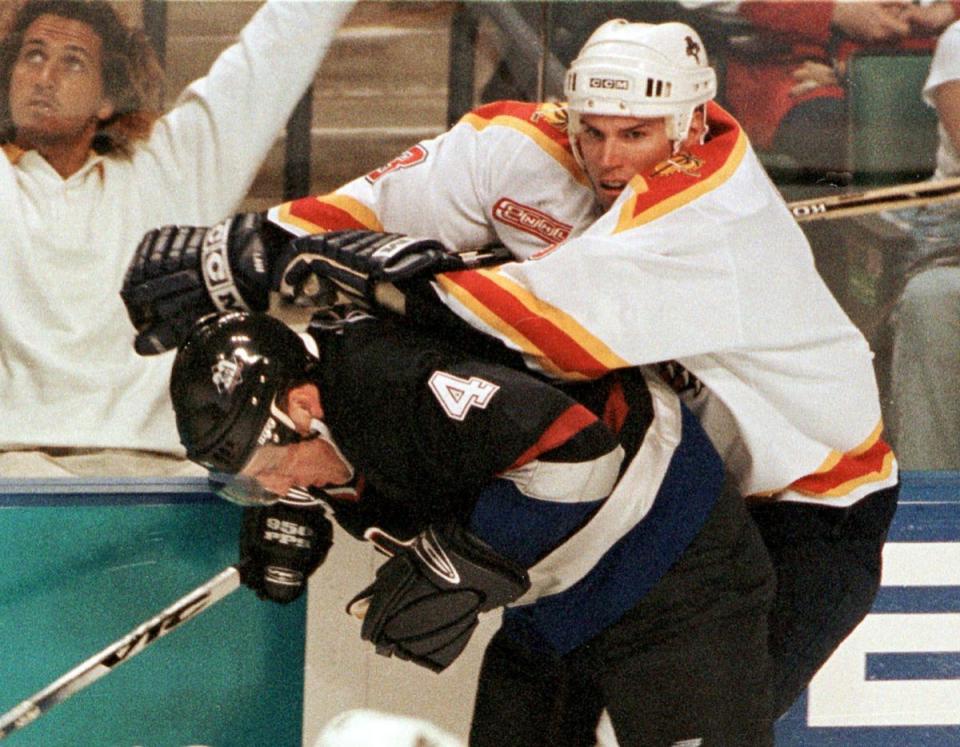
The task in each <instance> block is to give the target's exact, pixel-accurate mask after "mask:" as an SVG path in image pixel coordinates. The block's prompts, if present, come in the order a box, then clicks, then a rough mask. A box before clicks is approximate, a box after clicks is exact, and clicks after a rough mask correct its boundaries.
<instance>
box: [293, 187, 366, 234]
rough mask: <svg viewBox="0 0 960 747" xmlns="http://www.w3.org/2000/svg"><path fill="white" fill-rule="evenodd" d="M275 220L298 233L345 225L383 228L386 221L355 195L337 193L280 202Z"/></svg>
mask: <svg viewBox="0 0 960 747" xmlns="http://www.w3.org/2000/svg"><path fill="white" fill-rule="evenodd" d="M275 220H276V222H277V223H279V224H281V225H284V226H288V227H290V228H291V229H292V230H293V232H294V233H307V234H314V233H324V232H326V231H337V230H341V229H345V228H367V229H369V230H371V231H382V230H383V224H382V223H380V219H379V218H378V217H377V214H376V213H375V212H373V210H371V209H370V208H368V207H367V206H366V205H364V204H363V203H362V202H360V201H359V200H355V199H354V198H353V197H349V196H347V195H344V194H338V193H336V192H331V193H330V194H328V195H322V196H321V197H304V198H301V199H299V200H293V201H292V202H287V203H285V204H283V205H280V206H279V207H278V208H277V211H276V214H275Z"/></svg>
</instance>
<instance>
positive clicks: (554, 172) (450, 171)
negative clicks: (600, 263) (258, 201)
mask: <svg viewBox="0 0 960 747" xmlns="http://www.w3.org/2000/svg"><path fill="white" fill-rule="evenodd" d="M599 215H600V210H599V208H598V206H597V204H596V200H595V199H594V196H593V190H592V189H591V188H590V183H589V181H588V180H587V177H586V175H585V174H584V173H583V170H582V169H581V168H580V166H579V165H578V164H577V162H576V160H575V159H574V157H573V154H572V153H571V151H570V147H569V145H568V141H567V132H566V110H565V109H564V108H562V107H559V106H557V105H555V104H541V105H537V104H530V103H524V102H498V103H495V104H488V105H486V106H483V107H480V108H479V109H476V110H475V111H473V112H470V113H469V114H467V115H466V116H465V117H463V119H461V120H460V121H459V122H458V123H457V124H456V125H455V126H454V127H453V128H452V129H450V130H449V131H447V132H445V133H444V134H442V135H440V136H439V137H437V138H434V139H432V140H425V141H423V142H420V143H417V144H416V145H414V146H413V147H412V148H409V149H408V150H406V151H405V152H404V153H403V154H401V155H400V156H398V157H397V158H395V159H393V160H392V161H391V162H390V163H388V164H386V165H385V166H383V167H382V168H379V169H376V170H374V171H371V172H370V173H369V174H366V175H365V176H362V177H360V178H358V179H354V180H353V181H352V182H349V183H348V184H346V185H344V186H343V187H341V188H339V189H338V190H337V191H336V192H334V193H332V194H328V195H322V196H320V197H307V198H304V199H300V200H294V201H293V202H288V203H286V204H284V205H279V206H277V207H275V208H273V209H271V210H270V212H269V216H270V218H271V220H272V221H273V222H274V223H276V224H278V225H280V226H283V227H284V228H285V229H287V230H288V231H290V232H292V233H294V234H296V235H305V234H311V233H317V232H321V231H335V230H339V229H345V228H368V229H371V230H374V231H383V230H385V231H392V232H397V233H405V234H408V235H411V236H430V237H432V238H436V239H439V240H441V241H442V242H443V243H444V244H445V245H446V246H449V247H454V248H457V249H459V250H461V251H464V250H469V249H474V248H477V247H479V246H483V245H485V244H489V243H491V242H495V241H498V242H501V243H503V244H504V245H506V246H507V247H508V248H509V249H510V251H511V252H512V253H513V255H514V256H515V257H517V258H518V259H526V258H527V257H529V256H530V255H531V254H533V253H534V252H536V251H538V250H540V249H543V248H544V247H546V246H549V245H551V244H555V243H557V242H560V241H563V240H564V239H566V238H568V237H570V236H575V235H577V234H578V233H580V232H581V231H583V229H584V228H586V227H587V226H588V225H590V224H591V223H592V222H593V221H594V220H596V218H597V217H599Z"/></svg>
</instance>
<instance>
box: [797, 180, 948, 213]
mask: <svg viewBox="0 0 960 747" xmlns="http://www.w3.org/2000/svg"><path fill="white" fill-rule="evenodd" d="M951 200H960V178H953V179H942V180H939V181H934V182H918V183H908V184H897V185H895V186H892V187H878V188H877V189H868V190H865V191H863V192H850V193H847V194H839V195H829V196H827V197H815V198H812V199H809V200H797V201H794V202H788V203H787V207H788V208H790V212H791V213H792V214H793V217H794V218H795V219H796V220H797V221H798V222H803V221H810V220H830V219H833V218H849V217H852V216H854V215H866V214H868V213H879V212H881V211H883V210H899V209H900V208H906V207H917V206H920V205H935V204H937V203H940V202H949V201H951Z"/></svg>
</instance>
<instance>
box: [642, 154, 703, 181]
mask: <svg viewBox="0 0 960 747" xmlns="http://www.w3.org/2000/svg"><path fill="white" fill-rule="evenodd" d="M703 163H704V161H703V159H702V158H697V157H696V156H692V155H690V154H689V153H678V154H677V155H675V156H671V157H670V158H668V159H667V160H666V161H664V162H663V163H661V164H659V165H658V166H657V167H656V168H655V169H654V170H653V174H652V176H670V175H672V174H686V175H687V176H692V177H695V178H697V179H699V178H700V176H701V174H700V169H701V167H702V166H703Z"/></svg>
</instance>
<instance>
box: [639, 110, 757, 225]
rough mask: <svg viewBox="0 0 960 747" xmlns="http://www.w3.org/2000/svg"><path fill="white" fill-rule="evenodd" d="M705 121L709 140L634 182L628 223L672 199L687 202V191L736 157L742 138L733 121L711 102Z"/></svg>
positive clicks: (696, 194)
mask: <svg viewBox="0 0 960 747" xmlns="http://www.w3.org/2000/svg"><path fill="white" fill-rule="evenodd" d="M707 121H708V122H709V124H710V139H709V140H708V141H707V142H706V143H705V144H703V145H694V146H693V147H691V148H690V152H689V156H686V155H684V154H680V155H678V156H676V157H675V158H671V159H669V160H667V161H665V162H664V163H663V164H660V166H658V167H657V168H656V169H655V171H654V173H653V174H652V175H649V176H645V177H641V178H638V179H636V182H637V184H635V187H636V188H637V189H636V195H634V196H633V197H631V198H630V202H632V203H633V204H632V210H631V215H630V216H629V218H628V220H633V219H636V218H637V217H638V216H640V215H642V214H643V213H646V212H647V211H648V210H650V209H651V208H654V207H656V206H658V205H660V204H661V203H663V202H664V201H665V200H668V199H671V198H680V199H681V204H682V203H683V202H687V201H688V200H686V199H683V197H682V195H683V193H684V192H685V191H686V190H689V189H691V188H692V187H697V186H699V185H701V184H703V183H704V182H706V181H707V180H708V179H710V177H711V176H713V175H714V174H716V173H717V172H718V171H720V170H721V169H724V168H726V167H727V166H728V163H729V162H730V159H731V158H732V157H736V155H737V144H738V143H739V142H740V136H741V133H740V126H739V125H738V124H737V122H736V120H735V119H734V118H733V117H731V116H730V115H729V114H728V113H727V112H725V111H724V110H723V109H722V108H721V107H720V106H718V105H716V104H714V103H713V102H711V103H710V104H709V106H708V113H707ZM699 193H700V192H699V190H697V191H696V193H694V194H690V195H689V198H690V199H693V198H694V197H697V196H699Z"/></svg>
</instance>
